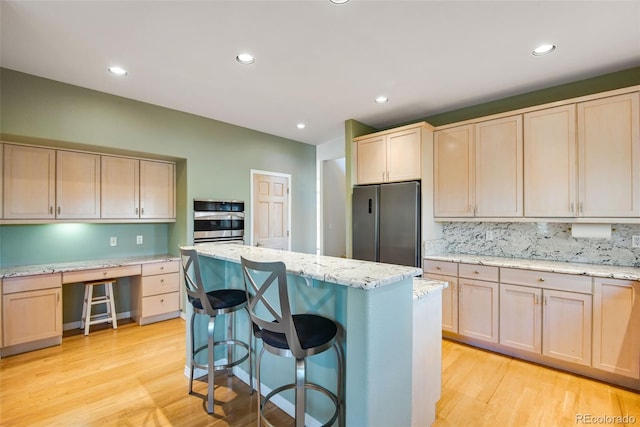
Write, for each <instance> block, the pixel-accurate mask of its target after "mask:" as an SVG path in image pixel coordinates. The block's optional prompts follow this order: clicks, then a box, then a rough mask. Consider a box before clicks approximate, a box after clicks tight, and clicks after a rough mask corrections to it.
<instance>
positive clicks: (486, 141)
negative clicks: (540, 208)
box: [475, 115, 523, 217]
mask: <svg viewBox="0 0 640 427" xmlns="http://www.w3.org/2000/svg"><path fill="white" fill-rule="evenodd" d="M475 129H476V143H475V154H476V160H475V161H476V216H481V217H518V216H522V214H523V203H522V201H523V189H522V179H523V176H522V116H520V115H518V116H513V117H506V118H503V119H496V120H489V121H486V122H481V123H477V124H476V125H475Z"/></svg>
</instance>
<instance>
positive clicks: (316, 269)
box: [184, 243, 422, 290]
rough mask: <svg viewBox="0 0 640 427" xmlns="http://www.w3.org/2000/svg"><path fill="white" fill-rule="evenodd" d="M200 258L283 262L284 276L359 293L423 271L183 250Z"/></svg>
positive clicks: (234, 249) (252, 252)
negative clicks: (351, 288) (353, 289)
mask: <svg viewBox="0 0 640 427" xmlns="http://www.w3.org/2000/svg"><path fill="white" fill-rule="evenodd" d="M184 248H185V249H195V250H196V251H197V252H198V255H200V256H206V257H211V258H215V259H220V260H225V261H232V262H235V263H238V264H239V263H240V257H241V256H243V257H245V258H247V259H250V260H252V261H258V262H269V261H282V262H284V263H285V265H286V267H287V272H288V273H290V274H294V275H298V276H301V277H303V278H306V279H312V280H320V281H324V282H329V283H336V284H338V285H344V286H351V287H354V288H361V289H366V290H370V289H374V288H378V287H380V286H385V285H388V284H391V283H394V282H398V281H400V280H404V279H407V278H410V277H414V276H419V275H421V274H422V269H420V268H417V267H406V266H401V265H392V264H383V263H378V262H370V261H360V260H354V259H346V258H336V257H329V256H322V255H313V254H304V253H299V252H288V251H282V250H277V249H268V248H261V247H255V246H244V245H237V244H216V243H208V244H203V245H197V246H185V247H184Z"/></svg>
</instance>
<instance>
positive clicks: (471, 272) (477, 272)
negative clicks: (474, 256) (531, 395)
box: [458, 264, 498, 282]
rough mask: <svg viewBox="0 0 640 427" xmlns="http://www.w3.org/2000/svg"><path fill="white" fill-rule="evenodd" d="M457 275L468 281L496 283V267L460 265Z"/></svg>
mask: <svg viewBox="0 0 640 427" xmlns="http://www.w3.org/2000/svg"><path fill="white" fill-rule="evenodd" d="M458 275H459V276H460V277H467V278H469V279H476V280H486V281H489V282H497V281H498V267H493V266H489V265H478V264H460V266H459V267H458Z"/></svg>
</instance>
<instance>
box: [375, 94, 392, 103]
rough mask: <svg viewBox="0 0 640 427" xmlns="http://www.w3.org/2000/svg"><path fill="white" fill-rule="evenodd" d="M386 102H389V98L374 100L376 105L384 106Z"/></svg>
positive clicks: (381, 97) (382, 97) (383, 97)
mask: <svg viewBox="0 0 640 427" xmlns="http://www.w3.org/2000/svg"><path fill="white" fill-rule="evenodd" d="M387 101H389V98H387V97H386V96H379V97H377V98H376V103H378V104H384V103H385V102H387Z"/></svg>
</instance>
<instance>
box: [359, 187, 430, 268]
mask: <svg viewBox="0 0 640 427" xmlns="http://www.w3.org/2000/svg"><path fill="white" fill-rule="evenodd" d="M352 221H353V224H352V233H353V234H352V237H353V258H354V259H361V260H366V261H378V262H384V263H388V264H399V265H408V266H412V267H420V246H421V244H420V243H421V233H420V183H419V182H416V181H411V182H399V183H390V184H380V185H362V186H355V187H354V188H353V196H352Z"/></svg>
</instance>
